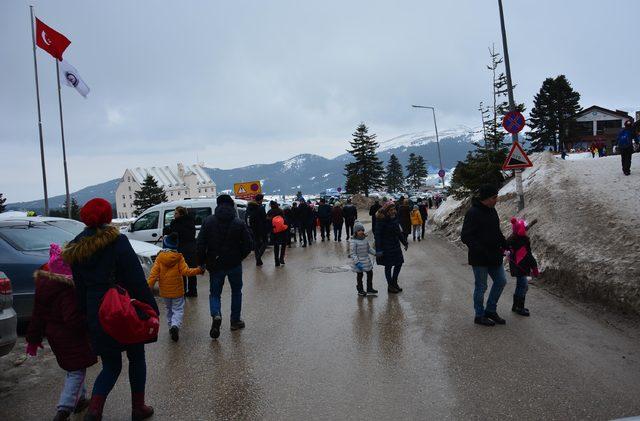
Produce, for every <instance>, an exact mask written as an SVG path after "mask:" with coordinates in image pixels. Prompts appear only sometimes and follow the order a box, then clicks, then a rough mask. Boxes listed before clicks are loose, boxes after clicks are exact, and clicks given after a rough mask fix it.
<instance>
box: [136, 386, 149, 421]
mask: <svg viewBox="0 0 640 421" xmlns="http://www.w3.org/2000/svg"><path fill="white" fill-rule="evenodd" d="M151 416H153V408H152V407H151V406H148V405H145V404H144V392H134V393H131V420H132V421H140V420H146V419H147V418H150V417H151Z"/></svg>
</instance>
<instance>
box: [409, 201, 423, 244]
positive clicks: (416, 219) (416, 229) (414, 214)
mask: <svg viewBox="0 0 640 421" xmlns="http://www.w3.org/2000/svg"><path fill="white" fill-rule="evenodd" d="M411 228H413V241H416V234H418V241H420V239H421V238H420V237H421V233H420V229H421V228H422V214H421V213H420V208H418V206H417V205H415V206H414V207H413V210H412V211H411Z"/></svg>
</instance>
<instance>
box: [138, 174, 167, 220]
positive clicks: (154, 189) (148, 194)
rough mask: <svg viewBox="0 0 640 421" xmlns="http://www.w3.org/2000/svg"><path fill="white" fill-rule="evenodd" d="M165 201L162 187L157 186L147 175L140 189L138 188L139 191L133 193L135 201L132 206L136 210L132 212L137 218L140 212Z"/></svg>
mask: <svg viewBox="0 0 640 421" xmlns="http://www.w3.org/2000/svg"><path fill="white" fill-rule="evenodd" d="M166 201H167V195H166V193H165V192H164V190H163V189H162V187H159V186H158V183H157V182H156V179H155V178H153V176H152V175H151V174H148V175H147V177H146V178H145V179H144V181H143V182H142V187H141V188H140V190H138V191H137V192H135V200H134V201H133V206H135V208H136V210H135V211H134V212H133V214H134V215H135V216H139V215H140V214H141V213H142V212H144V211H145V210H147V209H149V208H150V207H151V206H155V205H157V204H159V203H162V202H166Z"/></svg>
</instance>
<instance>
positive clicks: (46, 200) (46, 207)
mask: <svg viewBox="0 0 640 421" xmlns="http://www.w3.org/2000/svg"><path fill="white" fill-rule="evenodd" d="M29 10H30V12H31V20H30V21H29V23H30V25H31V41H32V43H33V68H34V70H35V75H36V102H37V104H38V134H39V135H40V162H41V164H42V186H43V187H44V214H45V216H49V194H48V193H47V170H46V167H45V163H44V141H43V140H42V116H41V114H40V84H39V83H38V60H37V59H36V35H35V30H34V29H33V6H29Z"/></svg>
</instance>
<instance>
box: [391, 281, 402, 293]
mask: <svg viewBox="0 0 640 421" xmlns="http://www.w3.org/2000/svg"><path fill="white" fill-rule="evenodd" d="M393 287H394V288H395V289H397V290H398V292H402V288H400V285H398V282H397V281H396V283H395V284H393Z"/></svg>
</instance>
